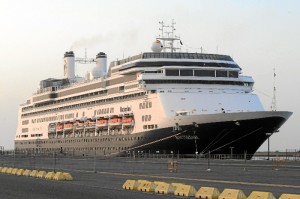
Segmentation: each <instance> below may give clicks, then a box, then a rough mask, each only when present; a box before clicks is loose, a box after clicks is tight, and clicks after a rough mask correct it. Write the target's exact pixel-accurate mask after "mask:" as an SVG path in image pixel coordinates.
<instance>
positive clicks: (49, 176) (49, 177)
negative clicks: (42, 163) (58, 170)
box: [45, 172, 55, 180]
mask: <svg viewBox="0 0 300 199" xmlns="http://www.w3.org/2000/svg"><path fill="white" fill-rule="evenodd" d="M54 176H55V173H54V172H48V173H47V174H46V176H45V179H47V180H53V178H54Z"/></svg>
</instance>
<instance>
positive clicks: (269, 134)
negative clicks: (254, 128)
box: [266, 133, 272, 160]
mask: <svg viewBox="0 0 300 199" xmlns="http://www.w3.org/2000/svg"><path fill="white" fill-rule="evenodd" d="M271 135H272V133H266V136H268V158H267V160H270V136H271Z"/></svg>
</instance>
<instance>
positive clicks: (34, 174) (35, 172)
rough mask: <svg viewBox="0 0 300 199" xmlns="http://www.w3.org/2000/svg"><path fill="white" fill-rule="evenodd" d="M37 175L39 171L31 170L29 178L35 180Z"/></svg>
mask: <svg viewBox="0 0 300 199" xmlns="http://www.w3.org/2000/svg"><path fill="white" fill-rule="evenodd" d="M38 173H39V171H38V170H32V171H31V172H30V175H29V176H30V177H33V178H36V177H37V174H38Z"/></svg>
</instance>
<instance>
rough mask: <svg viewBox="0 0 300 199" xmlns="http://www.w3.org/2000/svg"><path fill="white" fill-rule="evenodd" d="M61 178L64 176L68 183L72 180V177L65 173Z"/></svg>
mask: <svg viewBox="0 0 300 199" xmlns="http://www.w3.org/2000/svg"><path fill="white" fill-rule="evenodd" d="M63 176H64V178H65V180H68V181H71V180H73V177H72V176H71V174H70V173H67V172H65V173H63Z"/></svg>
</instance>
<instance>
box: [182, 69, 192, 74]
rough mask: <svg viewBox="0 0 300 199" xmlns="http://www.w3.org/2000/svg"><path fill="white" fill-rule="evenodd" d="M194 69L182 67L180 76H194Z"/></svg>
mask: <svg viewBox="0 0 300 199" xmlns="http://www.w3.org/2000/svg"><path fill="white" fill-rule="evenodd" d="M193 75H194V74H193V70H186V69H181V70H180V76H193Z"/></svg>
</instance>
